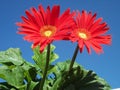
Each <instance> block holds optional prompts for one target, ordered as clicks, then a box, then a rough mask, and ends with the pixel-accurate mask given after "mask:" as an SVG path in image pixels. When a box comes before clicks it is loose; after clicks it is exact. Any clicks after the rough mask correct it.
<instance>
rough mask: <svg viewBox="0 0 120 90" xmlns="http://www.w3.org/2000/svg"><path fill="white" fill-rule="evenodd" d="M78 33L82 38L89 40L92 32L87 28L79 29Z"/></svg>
mask: <svg viewBox="0 0 120 90" xmlns="http://www.w3.org/2000/svg"><path fill="white" fill-rule="evenodd" d="M77 31H78V32H77V34H78V36H79V37H80V38H82V39H84V40H88V39H89V38H90V33H89V32H88V31H87V30H86V29H78V30H77Z"/></svg>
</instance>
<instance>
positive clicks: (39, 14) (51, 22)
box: [17, 5, 74, 52]
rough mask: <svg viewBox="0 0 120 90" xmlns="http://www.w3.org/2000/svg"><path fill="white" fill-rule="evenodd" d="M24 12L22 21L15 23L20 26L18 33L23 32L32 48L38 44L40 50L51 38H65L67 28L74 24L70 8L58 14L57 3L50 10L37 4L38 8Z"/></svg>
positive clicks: (58, 7)
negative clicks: (31, 43)
mask: <svg viewBox="0 0 120 90" xmlns="http://www.w3.org/2000/svg"><path fill="white" fill-rule="evenodd" d="M25 13H26V16H27V17H24V16H22V17H21V18H22V20H23V22H18V23H17V25H18V26H20V28H19V32H18V33H19V34H24V35H25V36H24V39H25V40H27V41H30V42H33V48H34V47H36V46H37V45H40V52H42V51H43V50H44V48H45V47H46V45H48V44H50V43H51V42H52V41H53V40H64V39H66V37H67V36H68V35H69V33H68V30H69V29H70V27H71V26H72V25H73V24H74V22H73V16H74V12H73V13H70V9H67V10H66V11H65V12H64V13H63V14H62V15H61V16H60V15H59V13H60V6H59V5H55V6H53V8H52V10H50V7H49V6H48V7H47V9H46V11H45V10H44V8H43V7H42V5H39V6H38V10H36V9H35V8H31V11H28V10H26V12H25Z"/></svg>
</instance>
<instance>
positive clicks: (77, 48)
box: [69, 45, 79, 72]
mask: <svg viewBox="0 0 120 90" xmlns="http://www.w3.org/2000/svg"><path fill="white" fill-rule="evenodd" d="M78 51H79V46H78V45H77V46H76V49H75V51H74V54H73V57H72V60H71V63H70V67H69V72H70V71H71V69H72V67H73V65H74V62H75V59H76V57H77V54H78Z"/></svg>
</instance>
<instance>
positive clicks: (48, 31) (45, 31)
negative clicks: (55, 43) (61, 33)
mask: <svg viewBox="0 0 120 90" xmlns="http://www.w3.org/2000/svg"><path fill="white" fill-rule="evenodd" d="M55 32H56V27H55V26H51V25H46V26H43V27H42V28H41V29H40V35H41V36H44V37H47V38H48V37H51V36H53V35H54V34H55Z"/></svg>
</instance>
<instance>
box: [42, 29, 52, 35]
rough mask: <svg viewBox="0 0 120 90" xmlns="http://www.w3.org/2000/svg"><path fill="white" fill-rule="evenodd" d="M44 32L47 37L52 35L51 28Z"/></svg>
mask: <svg viewBox="0 0 120 90" xmlns="http://www.w3.org/2000/svg"><path fill="white" fill-rule="evenodd" d="M44 34H45V36H46V37H49V36H51V34H52V31H51V30H48V31H45V32H44Z"/></svg>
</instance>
